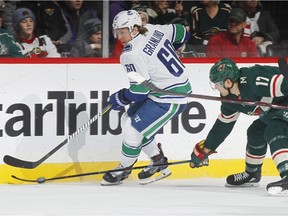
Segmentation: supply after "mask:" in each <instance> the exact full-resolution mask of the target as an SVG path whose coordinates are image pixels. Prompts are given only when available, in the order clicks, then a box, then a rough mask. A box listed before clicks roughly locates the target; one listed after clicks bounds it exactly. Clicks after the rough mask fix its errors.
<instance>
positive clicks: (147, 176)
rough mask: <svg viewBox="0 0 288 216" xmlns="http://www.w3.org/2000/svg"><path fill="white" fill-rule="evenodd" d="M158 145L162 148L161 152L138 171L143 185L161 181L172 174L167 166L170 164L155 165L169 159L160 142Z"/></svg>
mask: <svg viewBox="0 0 288 216" xmlns="http://www.w3.org/2000/svg"><path fill="white" fill-rule="evenodd" d="M158 147H159V149H160V154H158V155H155V156H153V157H152V158H151V163H150V165H149V166H148V167H146V168H144V169H143V170H142V171H141V172H140V173H138V178H139V179H140V184H142V185H145V184H150V183H152V182H155V181H159V180H161V179H164V178H167V177H168V176H170V175H171V171H170V170H169V169H168V168H167V167H168V165H164V166H154V165H158V164H166V163H167V162H168V159H167V158H166V157H165V156H164V154H163V151H162V149H161V144H160V143H159V144H158Z"/></svg>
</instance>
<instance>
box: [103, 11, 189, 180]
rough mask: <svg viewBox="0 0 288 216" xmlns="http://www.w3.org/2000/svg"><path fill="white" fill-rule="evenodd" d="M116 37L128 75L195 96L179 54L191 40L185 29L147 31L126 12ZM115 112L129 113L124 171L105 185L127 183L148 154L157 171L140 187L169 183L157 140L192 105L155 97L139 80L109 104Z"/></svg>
mask: <svg viewBox="0 0 288 216" xmlns="http://www.w3.org/2000/svg"><path fill="white" fill-rule="evenodd" d="M113 30H114V36H115V37H117V38H118V40H119V41H120V42H121V43H122V45H123V46H124V49H123V51H122V54H121V56H120V63H121V65H122V66H123V68H124V70H125V71H126V72H127V73H137V74H139V75H141V76H143V77H145V79H147V80H149V81H150V82H151V83H153V84H154V85H156V86H157V87H159V88H162V89H167V90H170V91H173V92H180V93H186V94H189V93H191V92H192V89H191V85H190V82H189V74H188V71H187V70H186V68H185V66H184V65H183V63H182V62H181V61H180V59H179V58H178V56H177V55H176V53H175V50H176V49H177V48H179V47H181V46H182V45H183V43H184V42H185V41H187V40H188V38H189V33H188V32H187V31H186V29H185V27H184V26H183V25H180V24H170V25H151V24H147V25H145V26H143V25H142V21H141V17H140V15H139V14H138V13H137V12H136V11H135V10H128V11H121V12H120V13H118V14H117V15H116V16H115V17H114V20H113ZM108 103H109V104H111V105H112V109H114V110H123V109H124V107H125V106H127V105H129V104H132V105H131V106H130V107H129V109H128V110H127V111H126V112H125V113H124V114H123V116H122V119H121V123H122V124H121V125H122V134H123V141H122V157H121V159H120V164H119V166H118V167H117V168H116V169H123V168H127V170H124V171H117V172H107V173H106V174H105V175H104V176H103V181H102V182H101V184H102V185H117V184H120V183H122V182H123V181H124V180H125V179H126V178H128V176H129V175H130V173H131V167H132V166H133V165H134V163H136V161H137V158H138V156H139V154H140V152H141V151H142V150H143V151H144V152H145V153H146V155H147V156H148V157H149V158H150V160H151V166H148V167H147V168H144V169H143V170H142V171H141V172H140V173H139V174H138V178H139V179H140V184H147V183H151V182H153V181H157V180H160V179H163V178H165V177H168V176H169V175H170V174H171V172H170V170H169V169H168V168H167V165H163V166H153V165H157V164H158V165H159V164H166V163H167V158H166V157H165V156H164V153H163V151H162V150H161V146H160V145H157V143H156V141H155V139H154V138H155V135H156V134H157V132H158V131H159V130H160V129H161V128H162V127H163V126H164V125H165V124H167V123H168V122H169V121H170V120H171V119H172V118H174V117H176V116H177V115H179V114H180V113H182V112H183V111H184V110H185V108H186V106H187V103H188V99H187V98H186V97H183V96H173V95H172V96H171V95H165V94H156V93H154V92H150V90H149V89H148V88H146V87H145V86H142V85H139V84H136V83H135V82H134V81H133V80H131V82H130V86H129V88H124V89H121V90H119V91H117V92H115V93H113V94H112V95H111V96H110V97H109V100H108Z"/></svg>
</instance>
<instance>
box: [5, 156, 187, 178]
mask: <svg viewBox="0 0 288 216" xmlns="http://www.w3.org/2000/svg"><path fill="white" fill-rule="evenodd" d="M190 162H191V160H182V161H174V162H168V163H163V164H155V165H154V167H159V166H172V165H177V164H184V163H190ZM147 166H148V165H146V166H136V167H132V168H130V169H128V168H122V169H111V170H103V171H96V172H87V173H80V174H75V175H68V176H59V177H54V178H47V179H46V178H45V177H39V178H37V179H24V178H19V177H17V176H15V175H11V177H12V178H14V179H17V180H19V181H23V182H32V183H33V182H34V183H44V182H46V181H55V180H60V179H69V178H78V177H83V176H91V175H99V174H105V173H107V172H119V171H124V170H136V169H144V168H146V167H147Z"/></svg>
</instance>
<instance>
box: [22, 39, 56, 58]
mask: <svg viewBox="0 0 288 216" xmlns="http://www.w3.org/2000/svg"><path fill="white" fill-rule="evenodd" d="M20 45H21V51H22V53H23V55H25V56H27V57H31V58H45V57H61V55H60V54H59V53H58V52H57V48H56V46H55V45H54V44H53V43H52V41H51V39H50V38H49V37H48V36H47V35H42V36H40V37H35V38H34V40H31V41H29V42H28V41H26V42H24V41H22V42H21V43H20Z"/></svg>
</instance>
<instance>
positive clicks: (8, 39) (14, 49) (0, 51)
mask: <svg viewBox="0 0 288 216" xmlns="http://www.w3.org/2000/svg"><path fill="white" fill-rule="evenodd" d="M4 8H5V3H4V1H3V0H0V57H23V55H22V52H21V49H20V46H19V44H18V43H16V42H15V40H14V38H13V36H12V35H11V34H10V33H8V31H7V30H6V29H4V28H2V23H3V17H2V15H3V12H4Z"/></svg>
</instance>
